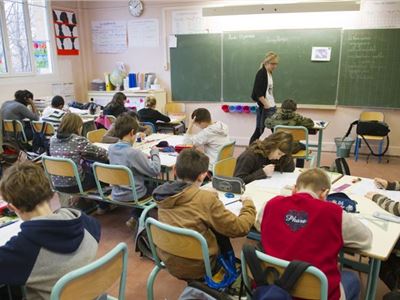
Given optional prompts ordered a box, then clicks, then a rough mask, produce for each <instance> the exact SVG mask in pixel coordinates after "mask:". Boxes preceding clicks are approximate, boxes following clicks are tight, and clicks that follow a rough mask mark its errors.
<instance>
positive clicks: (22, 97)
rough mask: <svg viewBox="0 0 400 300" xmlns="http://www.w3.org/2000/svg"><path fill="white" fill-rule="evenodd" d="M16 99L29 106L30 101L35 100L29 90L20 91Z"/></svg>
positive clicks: (16, 94) (16, 93)
mask: <svg viewBox="0 0 400 300" xmlns="http://www.w3.org/2000/svg"><path fill="white" fill-rule="evenodd" d="M14 97H15V100H16V101H17V102H19V103H21V104H23V105H25V106H27V105H28V104H29V102H28V99H33V94H32V93H31V92H30V91H28V90H18V91H16V92H15V94H14Z"/></svg>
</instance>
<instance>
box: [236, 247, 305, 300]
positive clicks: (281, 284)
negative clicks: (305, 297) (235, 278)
mask: <svg viewBox="0 0 400 300" xmlns="http://www.w3.org/2000/svg"><path fill="white" fill-rule="evenodd" d="M243 254H244V257H245V258H246V262H247V265H248V266H249V269H250V271H251V273H252V274H253V277H254V281H255V283H256V288H255V289H253V290H252V291H250V290H248V287H247V286H246V285H244V286H245V288H246V290H247V293H249V294H250V295H252V298H251V299H253V300H291V299H293V298H292V296H291V295H290V292H291V291H292V290H293V288H294V287H295V286H296V283H297V281H298V279H299V278H300V277H301V275H302V274H303V273H304V271H305V270H307V268H308V267H310V266H311V265H310V264H309V263H306V262H303V261H296V260H294V261H291V262H290V263H289V265H288V266H287V267H286V268H285V271H284V272H283V274H282V276H279V272H278V270H277V269H275V268H273V267H268V268H266V269H265V270H262V268H261V263H260V260H259V259H258V258H257V255H256V249H255V248H254V246H252V245H244V247H243ZM270 276H272V278H273V280H272V283H268V282H267V278H270Z"/></svg>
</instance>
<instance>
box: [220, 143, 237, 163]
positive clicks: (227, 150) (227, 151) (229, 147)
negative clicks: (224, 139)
mask: <svg viewBox="0 0 400 300" xmlns="http://www.w3.org/2000/svg"><path fill="white" fill-rule="evenodd" d="M234 150H235V141H233V142H230V143H228V144H225V145H223V146H222V148H221V149H220V150H219V152H218V157H217V161H220V160H223V159H227V158H229V157H232V156H233V151H234Z"/></svg>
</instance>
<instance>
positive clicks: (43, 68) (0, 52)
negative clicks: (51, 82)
mask: <svg viewBox="0 0 400 300" xmlns="http://www.w3.org/2000/svg"><path fill="white" fill-rule="evenodd" d="M2 3H3V5H1V2H0V15H2V17H1V20H0V21H1V24H5V26H2V27H3V28H4V29H3V32H2V34H3V35H2V36H1V35H0V75H1V74H6V75H17V74H48V73H51V72H52V65H51V55H50V39H49V30H48V29H49V24H48V9H47V7H46V1H45V0H4V1H2ZM0 34H1V32H0Z"/></svg>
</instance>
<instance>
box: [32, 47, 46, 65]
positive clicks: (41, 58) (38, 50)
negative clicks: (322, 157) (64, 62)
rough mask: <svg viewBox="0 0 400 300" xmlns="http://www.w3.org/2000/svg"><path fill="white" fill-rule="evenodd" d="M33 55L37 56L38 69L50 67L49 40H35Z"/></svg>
mask: <svg viewBox="0 0 400 300" xmlns="http://www.w3.org/2000/svg"><path fill="white" fill-rule="evenodd" d="M33 56H34V57H35V62H36V68H37V69H47V68H48V67H49V56H48V54H47V41H33Z"/></svg>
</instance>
